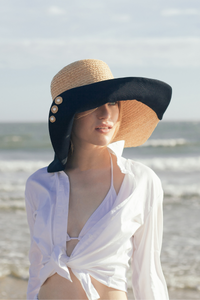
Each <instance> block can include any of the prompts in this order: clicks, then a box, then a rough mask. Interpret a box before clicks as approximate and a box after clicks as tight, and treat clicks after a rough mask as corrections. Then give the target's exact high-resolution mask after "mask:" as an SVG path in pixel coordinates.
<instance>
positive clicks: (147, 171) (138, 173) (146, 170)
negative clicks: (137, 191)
mask: <svg viewBox="0 0 200 300" xmlns="http://www.w3.org/2000/svg"><path fill="white" fill-rule="evenodd" d="M126 165H127V168H128V169H129V172H131V174H132V175H133V176H134V179H135V181H136V184H137V185H141V184H143V185H145V186H149V187H150V186H151V187H154V188H156V189H158V190H161V189H162V185H161V180H160V178H159V177H158V175H157V174H156V173H155V172H154V170H152V169H151V168H150V167H148V166H146V165H145V164H143V163H141V162H139V161H136V160H131V159H127V161H126Z"/></svg>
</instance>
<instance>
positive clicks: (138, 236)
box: [131, 194, 169, 300]
mask: <svg viewBox="0 0 200 300" xmlns="http://www.w3.org/2000/svg"><path fill="white" fill-rule="evenodd" d="M162 200H163V194H161V195H160V196H159V197H157V198H156V199H155V200H154V201H153V204H152V207H151V210H150V212H149V214H148V215H147V218H146V220H145V223H144V224H143V225H142V226H141V227H140V228H139V229H138V230H137V231H136V233H135V234H134V236H133V238H132V241H133V249H134V251H133V256H132V262H131V266H132V286H133V292H134V295H135V298H136V300H141V299H142V300H147V299H148V300H161V299H162V300H168V299H169V297H168V291H167V286H166V282H165V278H164V275H163V272H162V268H161V264H160V252H161V245H162V233H163V210H162Z"/></svg>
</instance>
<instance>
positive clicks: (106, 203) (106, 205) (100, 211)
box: [66, 155, 117, 242]
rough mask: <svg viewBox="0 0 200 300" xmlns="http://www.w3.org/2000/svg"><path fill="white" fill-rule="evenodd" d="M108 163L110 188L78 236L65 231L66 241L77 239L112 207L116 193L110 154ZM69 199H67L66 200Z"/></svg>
mask: <svg viewBox="0 0 200 300" xmlns="http://www.w3.org/2000/svg"><path fill="white" fill-rule="evenodd" d="M110 164H111V185H110V189H109V191H108V193H107V195H106V196H105V198H104V200H103V201H102V202H101V204H100V205H99V206H98V207H97V209H96V210H95V211H94V212H93V214H92V215H91V216H90V217H89V219H88V220H87V222H86V223H85V225H84V226H83V228H82V230H81V232H80V233H79V236H78V237H70V236H69V235H68V233H67V236H66V241H67V242H68V241H71V240H79V241H80V239H81V238H82V237H83V236H84V235H85V234H86V233H87V232H88V231H89V230H90V228H92V227H93V226H94V225H95V224H96V223H97V222H98V221H99V220H100V219H101V218H102V217H103V216H105V215H106V214H107V213H108V212H109V211H110V210H111V209H112V207H113V204H114V202H115V200H116V198H117V194H116V191H115V188H114V185H113V162H112V157H111V155H110ZM68 201H69V200H68Z"/></svg>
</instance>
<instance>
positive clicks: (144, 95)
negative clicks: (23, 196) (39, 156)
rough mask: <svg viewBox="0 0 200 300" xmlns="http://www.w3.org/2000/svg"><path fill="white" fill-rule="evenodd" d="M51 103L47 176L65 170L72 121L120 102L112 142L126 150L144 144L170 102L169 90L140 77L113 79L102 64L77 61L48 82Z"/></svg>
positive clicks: (93, 61)
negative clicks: (50, 153)
mask: <svg viewBox="0 0 200 300" xmlns="http://www.w3.org/2000/svg"><path fill="white" fill-rule="evenodd" d="M51 94H52V98H53V103H52V105H51V108H50V112H49V134H50V139H51V143H52V146H53V149H54V152H55V158H54V160H53V161H52V163H51V164H50V165H49V166H48V172H58V171H62V170H64V169H65V165H66V163H67V158H68V154H69V149H70V143H71V142H70V138H71V132H72V126H73V121H74V117H75V115H76V114H77V113H80V112H84V111H87V110H90V109H94V108H97V107H99V106H101V105H104V104H106V103H108V102H116V101H121V102H120V103H121V108H120V109H121V111H120V116H121V122H120V127H119V130H118V132H117V134H116V136H115V137H114V139H113V142H115V141H119V140H124V141H125V147H136V146H140V145H142V144H143V143H145V142H146V140H147V139H148V138H149V137H150V135H151V134H152V132H153V131H154V129H155V127H156V126H157V124H158V122H159V120H161V119H162V117H163V114H164V112H165V110H166V109H167V107H168V105H169V102H170V100H171V95H172V89H171V87H170V86H169V85H168V84H166V83H164V82H162V81H159V80H155V79H149V78H143V77H125V78H114V77H113V75H112V73H111V71H110V69H109V67H108V65H107V64H106V63H104V62H103V61H101V60H96V59H86V60H80V61H76V62H74V63H72V64H70V65H68V66H66V67H64V68H63V69H62V70H61V71H59V72H58V73H57V74H56V75H55V76H54V78H53V80H52V82H51Z"/></svg>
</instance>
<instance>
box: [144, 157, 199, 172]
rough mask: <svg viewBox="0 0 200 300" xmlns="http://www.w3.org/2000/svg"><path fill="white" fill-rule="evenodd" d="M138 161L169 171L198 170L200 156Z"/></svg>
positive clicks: (153, 167)
mask: <svg viewBox="0 0 200 300" xmlns="http://www.w3.org/2000/svg"><path fill="white" fill-rule="evenodd" d="M140 162H142V163H144V164H145V165H147V166H149V167H150V168H152V169H156V170H162V171H165V170H171V171H183V172H189V171H199V170H200V156H197V157H159V158H149V159H140Z"/></svg>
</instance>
